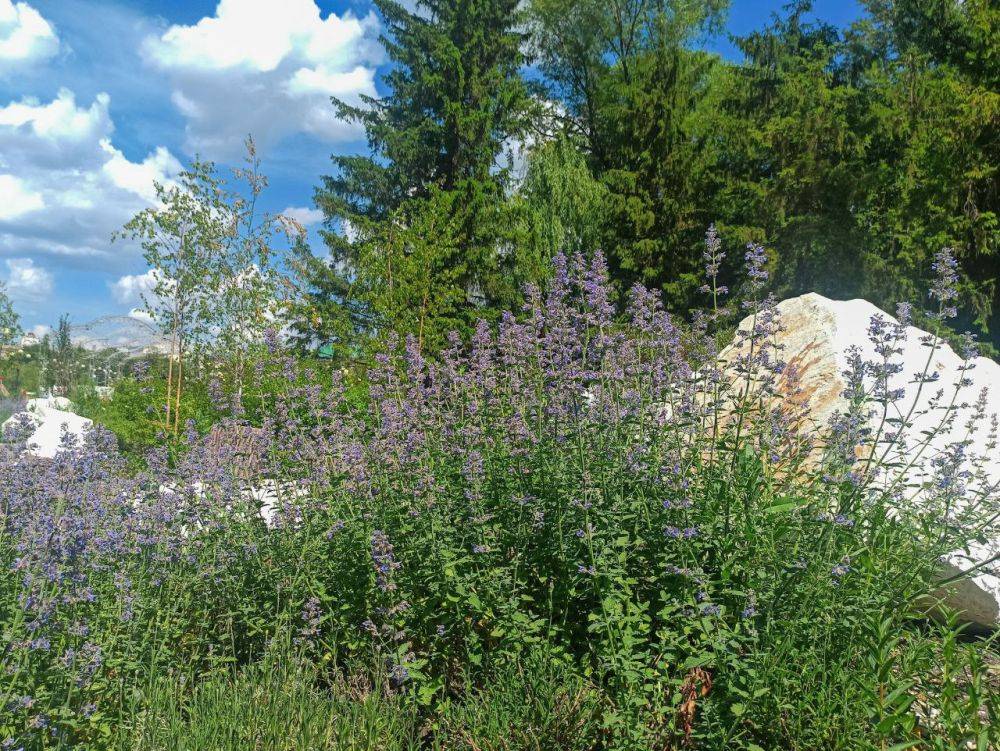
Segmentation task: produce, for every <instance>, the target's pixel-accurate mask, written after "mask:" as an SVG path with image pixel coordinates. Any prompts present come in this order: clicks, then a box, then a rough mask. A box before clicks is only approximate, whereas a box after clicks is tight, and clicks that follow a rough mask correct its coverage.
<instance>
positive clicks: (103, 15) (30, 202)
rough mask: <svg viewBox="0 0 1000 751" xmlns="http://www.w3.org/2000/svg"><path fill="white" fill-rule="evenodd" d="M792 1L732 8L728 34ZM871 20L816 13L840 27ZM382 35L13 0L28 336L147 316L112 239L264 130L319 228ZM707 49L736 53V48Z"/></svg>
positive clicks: (11, 79) (18, 206)
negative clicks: (333, 159)
mask: <svg viewBox="0 0 1000 751" xmlns="http://www.w3.org/2000/svg"><path fill="white" fill-rule="evenodd" d="M783 4H784V0H733V3H732V7H731V10H730V15H729V21H728V30H729V32H731V33H734V34H744V33H746V32H748V31H751V30H753V29H756V28H760V27H761V26H762V25H764V24H765V23H766V22H767V21H768V18H769V16H770V15H771V13H773V12H775V11H777V10H780V8H781V7H782V5H783ZM859 14H860V9H859V6H858V3H857V2H855V1H854V0H818V1H817V2H816V3H815V15H817V16H818V17H820V18H822V19H824V20H827V21H830V22H832V23H836V24H839V25H844V24H847V23H849V22H851V21H852V20H854V19H856V18H857V17H858V15H859ZM378 33H379V21H378V18H377V16H376V15H375V14H374V13H373V11H372V7H371V5H370V3H369V2H363V1H362V0H356V1H355V2H350V1H347V0H345V1H341V2H326V1H323V0H321V1H320V2H318V3H317V2H316V1H315V0H222V2H218V0H131V1H130V2H126V1H125V0H0V280H3V281H5V282H6V283H7V286H8V292H9V294H10V295H11V297H12V298H13V300H14V304H15V307H16V309H17V310H18V312H19V313H20V314H21V317H22V322H23V324H24V326H25V328H26V329H29V330H30V329H32V328H33V327H36V326H44V325H51V324H54V322H55V321H56V320H57V319H58V316H59V315H60V314H62V313H68V314H69V315H70V316H71V318H72V320H73V321H74V322H79V323H82V322H85V321H88V320H91V319H93V318H96V317H98V316H101V315H104V314H107V313H127V312H128V311H130V310H132V309H135V308H138V307H141V293H142V291H143V289H144V288H145V287H146V286H147V285H148V282H149V277H148V275H145V274H146V271H147V269H146V267H145V264H144V263H143V260H142V256H141V253H140V252H139V250H138V249H137V248H135V247H134V246H131V245H129V244H127V243H121V242H118V243H114V244H112V243H111V234H112V233H113V232H114V231H115V230H116V229H118V228H120V226H121V225H122V224H123V223H124V222H125V221H126V220H127V219H128V218H129V217H130V216H131V215H132V214H134V213H135V212H136V211H138V210H140V209H142V208H144V207H145V206H148V205H149V201H150V193H151V188H152V180H154V179H157V180H161V181H162V180H169V179H170V177H171V176H172V175H174V174H176V172H177V170H178V169H180V168H181V165H182V164H184V163H185V162H187V161H188V160H190V159H191V158H192V156H194V155H195V154H200V155H201V156H202V157H205V158H209V159H212V160H215V161H216V162H218V163H219V165H220V166H221V167H222V168H223V169H226V168H227V167H228V166H231V165H235V164H237V163H238V161H239V157H240V154H241V139H242V137H243V136H244V135H245V134H246V133H247V132H252V133H253V134H254V137H255V138H256V140H257V141H258V144H259V146H260V150H261V154H262V156H263V161H264V172H265V173H266V174H267V175H268V177H269V178H270V188H269V190H268V191H267V194H266V206H265V208H266V209H268V210H270V211H275V212H277V211H284V210H286V209H292V210H293V213H294V214H295V215H296V217H297V218H299V219H301V220H303V221H304V222H307V223H308V222H312V224H310V227H311V230H312V232H313V233H314V232H315V229H316V226H317V225H316V224H315V222H316V220H317V213H316V212H315V210H314V209H313V208H312V203H311V200H312V194H313V188H314V186H315V185H316V184H317V183H318V181H319V177H320V176H321V175H323V174H324V173H326V172H328V169H329V168H328V165H329V156H330V154H331V153H333V152H347V151H360V150H363V149H364V140H363V134H362V133H359V132H358V131H357V130H356V129H354V128H352V127H349V126H347V125H345V124H344V123H341V122H338V121H336V120H335V118H334V117H333V111H332V108H331V107H330V106H329V104H328V101H329V96H330V95H331V94H337V95H338V96H341V97H344V98H347V99H351V98H352V97H355V96H357V95H358V94H360V93H371V92H373V91H375V90H376V87H377V86H379V84H378V78H379V75H380V74H381V73H382V72H384V70H385V60H384V58H383V56H382V54H381V50H380V49H379V47H378V44H377V41H376V40H377V36H378ZM706 44H707V46H709V47H710V48H712V49H715V50H717V51H719V52H720V53H721V54H724V55H727V56H735V55H736V51H735V49H734V48H733V47H732V45H731V44H730V43H729V42H728V40H727V39H725V38H724V37H722V38H718V39H714V40H709V41H707V42H706ZM378 90H380V89H378Z"/></svg>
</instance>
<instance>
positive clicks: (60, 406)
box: [3, 396, 94, 459]
mask: <svg viewBox="0 0 1000 751" xmlns="http://www.w3.org/2000/svg"><path fill="white" fill-rule="evenodd" d="M71 406H72V405H71V404H70V401H69V400H68V399H66V398H65V397H61V396H50V397H46V398H43V399H29V400H28V403H27V405H26V406H25V409H24V411H23V412H19V413H17V414H15V415H14V416H12V417H11V418H9V419H8V420H7V421H6V422H5V423H4V424H3V428H4V429H5V430H6V429H7V427H8V426H10V425H12V424H14V423H15V422H16V421H19V420H24V419H27V420H28V422H29V423H30V424H31V425H32V426H34V430H33V431H32V433H31V435H30V437H29V438H28V440H27V442H26V449H27V451H28V452H30V453H31V454H34V455H35V456H41V457H47V458H50V459H51V458H52V457H54V456H55V455H56V453H57V452H58V451H59V446H60V442H61V440H62V431H63V426H65V427H66V429H67V430H68V431H69V432H70V433H71V434H72V435H74V436H76V438H77V440H80V439H82V438H83V436H84V434H85V433H86V432H87V431H88V430H90V428H91V427H92V426H93V424H94V423H93V421H92V420H89V419H87V418H86V417H81V416H80V415H77V414H74V413H73V412H70V411H69V408H70V407H71Z"/></svg>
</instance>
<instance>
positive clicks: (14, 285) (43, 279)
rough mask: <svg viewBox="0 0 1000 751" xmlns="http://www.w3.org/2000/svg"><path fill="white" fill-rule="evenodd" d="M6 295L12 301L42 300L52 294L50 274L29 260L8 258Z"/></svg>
mask: <svg viewBox="0 0 1000 751" xmlns="http://www.w3.org/2000/svg"><path fill="white" fill-rule="evenodd" d="M6 263H7V293H8V294H9V295H10V297H11V299H12V300H29V301H39V300H44V299H45V298H46V297H48V296H49V295H50V294H52V274H51V273H50V272H49V271H47V270H45V269H43V268H41V267H39V266H36V265H35V262H34V261H33V260H32V259H30V258H8V259H7V261H6Z"/></svg>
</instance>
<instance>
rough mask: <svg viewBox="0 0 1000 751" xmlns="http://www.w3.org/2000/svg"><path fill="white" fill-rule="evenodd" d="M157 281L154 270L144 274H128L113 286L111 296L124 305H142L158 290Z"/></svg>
mask: <svg viewBox="0 0 1000 751" xmlns="http://www.w3.org/2000/svg"><path fill="white" fill-rule="evenodd" d="M156 280H157V273H156V272H155V271H154V270H153V269H149V270H148V271H146V273H144V274H126V275H125V276H122V277H119V278H118V281H116V282H114V283H113V284H112V285H111V294H112V295H113V296H114V298H115V300H116V301H117V302H120V303H121V304H122V305H128V304H133V303H140V302H143V301H144V300H145V299H146V297H148V296H149V294H150V293H152V291H153V290H154V289H155V288H156Z"/></svg>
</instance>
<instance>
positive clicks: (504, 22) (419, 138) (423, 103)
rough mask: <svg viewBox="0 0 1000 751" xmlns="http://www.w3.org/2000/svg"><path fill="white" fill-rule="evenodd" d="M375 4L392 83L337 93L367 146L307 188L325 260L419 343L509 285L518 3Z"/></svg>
mask: <svg viewBox="0 0 1000 751" xmlns="http://www.w3.org/2000/svg"><path fill="white" fill-rule="evenodd" d="M375 4H376V6H377V7H378V9H379V11H380V12H381V14H382V17H383V19H384V21H385V26H386V31H385V34H384V36H383V37H382V43H383V45H384V46H385V49H386V52H387V54H388V56H389V59H390V61H391V64H392V67H391V70H390V71H389V73H388V74H387V75H386V77H385V83H386V85H387V87H388V89H389V91H388V93H387V94H386V96H384V97H381V98H377V97H364V98H363V100H362V102H361V103H360V104H359V105H351V104H348V103H346V102H343V101H338V100H334V106H335V107H336V108H337V112H338V114H339V116H340V117H342V118H344V119H345V120H347V121H350V122H355V123H359V124H361V125H362V126H363V127H364V129H365V132H366V134H367V139H368V145H369V149H370V152H371V153H370V155H368V156H359V155H337V156H334V157H333V163H334V166H335V167H336V174H334V175H332V176H329V177H326V178H324V181H323V185H322V187H321V188H319V189H318V190H317V196H316V200H317V204H318V205H319V206H320V207H321V208H322V209H323V211H324V213H325V215H326V218H327V223H328V227H329V228H330V229H328V231H327V232H326V233H325V236H324V239H325V241H326V243H327V245H328V246H329V249H330V252H331V262H330V263H329V264H326V265H325V266H324V268H323V270H322V273H325V274H327V275H339V276H341V277H343V278H344V279H345V281H346V283H347V286H348V287H349V288H350V289H351V291H350V293H346V294H344V295H343V296H344V298H345V299H347V298H351V299H353V300H361V301H363V302H364V304H365V305H366V307H367V308H368V310H367V314H368V317H369V319H370V320H371V321H372V322H373V325H374V326H376V327H378V329H379V330H386V329H390V330H391V329H397V330H398V329H403V330H411V331H413V333H416V334H417V336H418V337H419V338H420V339H421V343H423V342H424V341H425V340H427V339H429V338H431V339H438V338H440V337H441V336H443V334H444V333H446V332H444V331H443V330H442V329H443V328H447V327H451V326H455V325H457V326H461V325H462V324H463V322H466V321H469V320H471V318H473V317H475V316H476V315H477V314H480V315H481V311H477V307H478V306H481V305H483V304H492V303H497V304H502V303H507V302H509V300H510V298H511V296H512V295H513V294H514V292H515V291H516V283H517V274H516V273H515V271H514V269H515V267H516V263H517V258H516V253H514V252H507V251H506V250H505V248H509V247H512V245H513V244H512V243H510V242H508V241H507V240H506V239H505V237H506V234H507V233H508V232H509V229H508V225H509V224H510V223H509V222H508V221H506V220H505V218H504V217H505V213H506V212H505V197H506V188H507V183H508V174H507V171H506V170H504V169H501V168H499V167H498V164H499V161H500V157H501V155H502V152H503V150H504V147H505V143H507V142H508V141H509V140H510V139H516V138H518V137H520V136H521V135H522V134H523V133H524V131H525V128H526V125H527V122H528V118H527V113H528V111H529V109H530V102H531V100H530V98H529V96H528V94H527V90H526V87H525V85H524V82H523V81H522V79H521V77H520V72H519V70H520V68H521V65H522V63H523V55H522V42H523V40H522V35H521V33H520V32H519V30H518V29H519V18H520V14H519V11H518V2H517V0H420V2H418V5H417V8H416V10H415V11H411V10H408V9H407V8H405V7H404V6H403V5H402V4H401V3H398V2H395V1H394V0H376V2H375ZM314 286H315V287H317V288H322V287H327V288H337V287H343V286H344V285H338V284H336V283H332V282H331V281H329V280H326V281H322V280H317V281H316V284H315V285H314ZM402 314H405V316H404V317H405V318H406V319H407V320H406V321H405V322H403V321H401V320H399V319H398V317H399V316H400V315H402Z"/></svg>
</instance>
